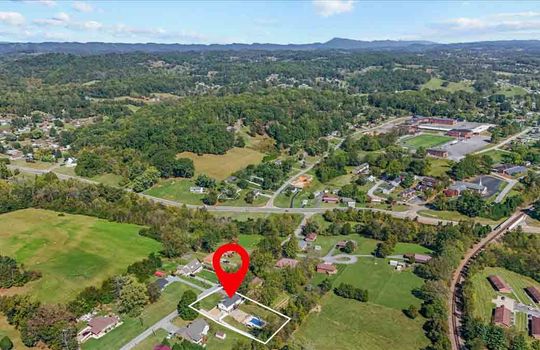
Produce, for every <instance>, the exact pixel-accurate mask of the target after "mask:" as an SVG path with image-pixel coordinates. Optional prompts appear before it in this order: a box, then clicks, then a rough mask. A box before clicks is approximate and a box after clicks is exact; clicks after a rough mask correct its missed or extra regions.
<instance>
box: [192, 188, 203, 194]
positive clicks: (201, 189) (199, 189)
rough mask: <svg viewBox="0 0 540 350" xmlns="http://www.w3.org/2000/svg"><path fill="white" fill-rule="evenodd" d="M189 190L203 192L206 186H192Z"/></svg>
mask: <svg viewBox="0 0 540 350" xmlns="http://www.w3.org/2000/svg"><path fill="white" fill-rule="evenodd" d="M189 192H191V193H198V194H203V193H204V192H205V188H204V187H200V186H192V187H190V188H189Z"/></svg>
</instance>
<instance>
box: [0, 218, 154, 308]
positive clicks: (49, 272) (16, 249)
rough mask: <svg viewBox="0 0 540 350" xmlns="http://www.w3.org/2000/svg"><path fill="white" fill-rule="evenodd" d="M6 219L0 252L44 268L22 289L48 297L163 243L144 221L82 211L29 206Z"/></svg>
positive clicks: (94, 282) (68, 295)
mask: <svg viewBox="0 0 540 350" xmlns="http://www.w3.org/2000/svg"><path fill="white" fill-rule="evenodd" d="M60 215H63V216H60ZM0 222H2V225H1V227H0V247H2V248H1V249H0V253H1V254H5V255H8V256H11V257H13V258H15V259H16V260H17V261H18V262H20V263H23V264H24V265H25V267H26V268H27V269H30V270H37V271H40V272H41V273H42V274H43V276H42V278H40V279H39V280H37V281H34V282H31V283H28V284H27V285H25V286H24V287H21V288H18V289H16V291H20V292H29V293H30V294H31V295H32V296H34V297H36V298H37V299H38V300H41V301H43V302H67V301H69V300H70V299H72V298H73V297H74V296H75V295H76V294H77V293H78V292H80V291H81V290H82V289H84V288H85V287H88V286H99V284H100V283H101V282H102V281H103V280H105V279H107V278H108V277H111V276H113V275H116V274H120V273H123V272H124V271H125V269H126V268H127V266H128V265H130V264H131V263H133V262H135V261H138V260H141V259H142V258H144V257H146V256H147V255H148V254H149V253H151V252H156V251H159V249H160V246H161V245H160V243H159V242H157V241H154V240H153V239H150V238H145V237H142V236H139V235H138V231H139V229H140V227H139V226H136V225H129V224H118V223H112V222H108V221H105V220H100V219H96V218H93V217H88V216H82V215H69V214H59V213H57V212H53V211H47V210H39V209H26V210H19V211H15V212H12V213H8V214H3V215H0ZM51 291H54V292H51Z"/></svg>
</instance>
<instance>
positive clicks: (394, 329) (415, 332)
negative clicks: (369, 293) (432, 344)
mask: <svg viewBox="0 0 540 350" xmlns="http://www.w3.org/2000/svg"><path fill="white" fill-rule="evenodd" d="M320 305H321V307H322V310H321V312H313V313H311V314H310V315H309V316H308V317H307V319H306V320H305V321H304V322H303V324H302V325H301V326H300V328H299V329H298V330H297V331H296V332H295V333H294V334H293V342H295V343H297V344H299V345H302V346H303V349H308V350H315V349H333V350H349V349H355V350H388V349H401V350H417V349H422V348H424V347H425V346H427V345H428V340H427V338H426V337H425V336H424V333H423V331H422V324H423V323H424V320H423V319H422V318H417V319H416V320H410V319H408V318H407V317H406V316H405V315H403V313H402V312H401V310H396V309H393V308H388V307H384V306H381V305H376V304H373V303H371V302H369V303H361V302H358V301H356V300H350V299H344V298H340V297H338V296H336V295H334V293H332V292H330V293H328V294H327V295H325V296H324V297H323V298H322V300H321V302H320Z"/></svg>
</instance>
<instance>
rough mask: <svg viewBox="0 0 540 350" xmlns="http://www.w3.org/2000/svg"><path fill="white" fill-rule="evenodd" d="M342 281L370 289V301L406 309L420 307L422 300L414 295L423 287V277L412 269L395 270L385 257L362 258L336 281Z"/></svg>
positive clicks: (336, 282) (397, 308) (349, 266)
mask: <svg viewBox="0 0 540 350" xmlns="http://www.w3.org/2000/svg"><path fill="white" fill-rule="evenodd" d="M340 283H349V284H352V285H354V286H356V287H359V288H363V289H367V290H368V292H369V302H370V303H373V304H378V305H382V306H385V307H389V308H393V309H396V310H402V309H405V308H407V307H408V306H409V305H411V304H414V305H416V306H418V307H419V306H420V303H421V300H420V299H418V298H416V297H415V296H414V295H412V290H413V289H415V288H419V287H421V286H422V284H423V280H422V279H421V278H420V277H418V276H416V275H415V274H413V272H412V270H405V271H401V272H400V271H396V270H395V269H394V268H392V266H390V265H389V264H388V260H385V259H376V258H363V259H362V258H360V259H359V261H358V263H356V264H353V265H348V266H347V267H346V268H345V269H344V271H343V272H342V273H341V274H340V275H339V277H338V278H337V279H336V280H335V282H334V285H335V286H336V285H339V284H340Z"/></svg>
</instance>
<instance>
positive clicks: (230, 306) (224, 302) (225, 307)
mask: <svg viewBox="0 0 540 350" xmlns="http://www.w3.org/2000/svg"><path fill="white" fill-rule="evenodd" d="M243 302H244V299H242V297H240V296H239V295H238V294H235V295H233V296H232V298H229V297H225V298H223V299H221V301H220V302H219V304H218V308H219V309H220V310H221V311H224V312H231V311H232V310H234V309H236V308H237V307H238V305H240V304H242V303H243Z"/></svg>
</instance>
